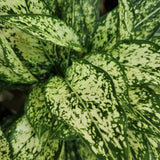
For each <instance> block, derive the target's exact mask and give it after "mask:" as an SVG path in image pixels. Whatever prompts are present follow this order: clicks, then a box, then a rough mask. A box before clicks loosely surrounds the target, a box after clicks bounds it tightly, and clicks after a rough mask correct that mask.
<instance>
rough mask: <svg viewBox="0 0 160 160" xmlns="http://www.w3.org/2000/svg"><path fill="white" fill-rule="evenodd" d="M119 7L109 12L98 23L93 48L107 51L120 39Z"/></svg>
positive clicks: (93, 38)
mask: <svg viewBox="0 0 160 160" xmlns="http://www.w3.org/2000/svg"><path fill="white" fill-rule="evenodd" d="M118 19H119V18H118V8H115V9H113V10H112V11H110V12H109V13H107V14H106V15H105V16H104V17H102V20H101V21H100V22H99V23H98V24H97V29H96V30H95V32H94V35H93V37H92V38H91V41H92V50H101V51H107V50H108V49H110V48H112V47H113V46H114V45H115V44H116V42H117V40H118V39H119V31H118V25H119V20H118Z"/></svg>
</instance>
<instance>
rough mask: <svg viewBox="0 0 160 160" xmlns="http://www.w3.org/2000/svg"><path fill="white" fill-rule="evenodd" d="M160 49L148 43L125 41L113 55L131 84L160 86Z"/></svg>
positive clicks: (117, 47)
mask: <svg viewBox="0 0 160 160" xmlns="http://www.w3.org/2000/svg"><path fill="white" fill-rule="evenodd" d="M158 49H159V47H158V46H157V45H155V44H153V43H150V42H148V41H140V40H137V41H136V40H134V41H123V42H121V43H120V44H118V45H117V46H116V47H115V48H114V49H113V51H112V52H111V54H112V55H113V57H114V58H116V59H117V60H118V61H119V62H120V64H121V65H122V66H124V71H125V73H126V75H127V78H128V81H129V84H130V85H132V84H144V83H150V84H152V85H157V86H159V85H160V63H159V62H160V52H159V51H158Z"/></svg>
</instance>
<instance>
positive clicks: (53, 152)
mask: <svg viewBox="0 0 160 160" xmlns="http://www.w3.org/2000/svg"><path fill="white" fill-rule="evenodd" d="M44 140H46V137H45V135H44V139H41V141H40V140H39V139H38V137H37V136H36V134H35V132H34V130H33V128H32V127H31V126H30V124H29V122H28V120H27V118H26V117H25V116H22V117H21V118H20V119H19V120H18V121H16V123H15V125H14V127H13V128H12V133H11V137H10V144H11V146H12V149H13V153H12V155H13V157H12V158H13V159H16V160H22V159H24V160H31V159H36V160H39V159H41V160H45V159H47V158H49V159H54V158H55V157H57V156H58V155H59V150H61V142H60V141H58V140H53V139H52V138H49V137H48V141H47V142H45V141H44Z"/></svg>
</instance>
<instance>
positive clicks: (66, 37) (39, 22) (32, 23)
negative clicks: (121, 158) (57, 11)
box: [3, 15, 83, 51]
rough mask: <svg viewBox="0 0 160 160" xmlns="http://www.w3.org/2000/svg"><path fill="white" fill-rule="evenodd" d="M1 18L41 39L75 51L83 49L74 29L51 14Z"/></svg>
mask: <svg viewBox="0 0 160 160" xmlns="http://www.w3.org/2000/svg"><path fill="white" fill-rule="evenodd" d="M3 19H4V20H6V21H7V22H8V23H11V24H13V25H16V27H18V28H20V29H21V30H23V31H25V32H27V33H29V34H31V35H33V36H35V37H37V38H39V39H41V40H44V41H50V42H53V43H55V44H57V45H60V46H65V47H69V48H73V49H74V50H76V51H83V48H82V47H81V44H80V40H79V37H78V36H77V35H76V33H75V32H74V30H73V29H72V28H70V27H68V26H67V25H66V24H65V23H64V22H63V21H61V20H59V19H56V18H53V17H52V16H44V15H20V16H14V17H13V16H3Z"/></svg>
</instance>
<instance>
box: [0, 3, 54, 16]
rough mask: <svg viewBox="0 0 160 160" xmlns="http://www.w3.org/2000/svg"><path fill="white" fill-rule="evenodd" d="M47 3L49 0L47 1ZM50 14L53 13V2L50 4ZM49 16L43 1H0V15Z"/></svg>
mask: <svg viewBox="0 0 160 160" xmlns="http://www.w3.org/2000/svg"><path fill="white" fill-rule="evenodd" d="M48 1H49V0H48ZM50 5H51V7H52V12H51V13H54V12H55V7H56V3H55V1H54V2H53V1H52V3H50ZM26 13H33V14H50V10H49V8H48V6H46V3H45V1H43V0H27V1H25V0H12V1H11V0H1V1H0V15H6V14H26Z"/></svg>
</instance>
